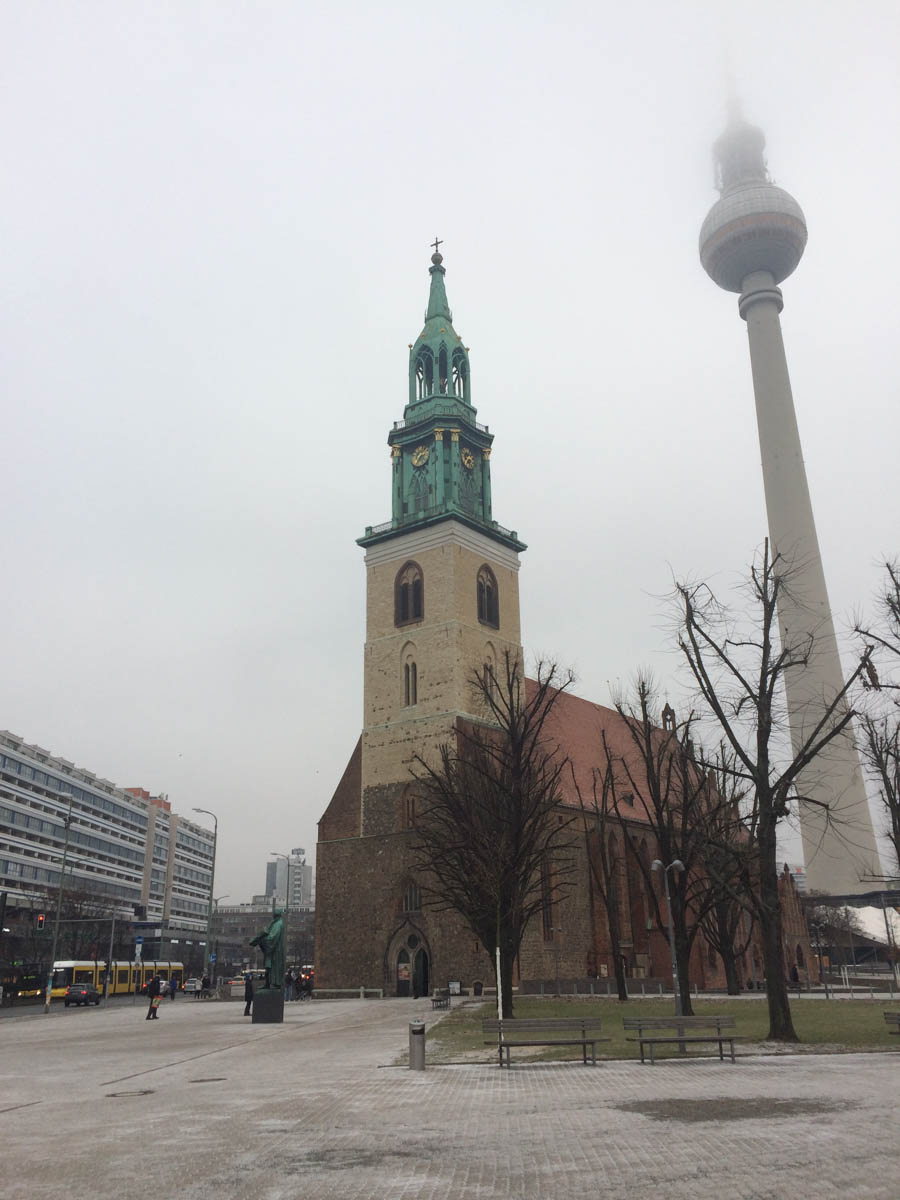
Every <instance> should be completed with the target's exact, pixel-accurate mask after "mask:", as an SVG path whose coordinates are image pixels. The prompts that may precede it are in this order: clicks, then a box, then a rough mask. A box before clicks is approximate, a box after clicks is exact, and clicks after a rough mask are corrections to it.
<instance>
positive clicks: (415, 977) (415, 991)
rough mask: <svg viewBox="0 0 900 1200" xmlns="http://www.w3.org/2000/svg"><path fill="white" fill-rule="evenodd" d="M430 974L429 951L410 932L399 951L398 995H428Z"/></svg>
mask: <svg viewBox="0 0 900 1200" xmlns="http://www.w3.org/2000/svg"><path fill="white" fill-rule="evenodd" d="M429 976H430V964H429V961H428V951H427V950H426V949H425V947H424V946H423V945H422V944H421V942H420V941H419V938H417V937H416V935H415V934H410V936H409V937H408V938H407V939H406V945H405V946H402V947H401V948H400V950H399V951H398V953H397V995H398V996H427V995H428V989H429Z"/></svg>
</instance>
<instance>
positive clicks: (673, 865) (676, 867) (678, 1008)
mask: <svg viewBox="0 0 900 1200" xmlns="http://www.w3.org/2000/svg"><path fill="white" fill-rule="evenodd" d="M650 870H651V871H662V873H663V880H664V881H665V885H666V910H667V912H668V914H669V949H670V950H671V952H672V987H673V988H674V989H675V1016H676V1017H680V1016H681V1015H682V1005H681V985H680V983H679V981H678V957H677V955H676V954H675V926H674V924H673V922H672V898H671V896H670V895H669V872H670V871H683V870H684V863H683V862H682V861H681V859H680V858H676V859H675V860H674V862H670V863H669V865H668V866H667V867H664V866H663V864H662V862H661V861H660V859H658V858H654V860H653V862H652V863H651V864H650Z"/></svg>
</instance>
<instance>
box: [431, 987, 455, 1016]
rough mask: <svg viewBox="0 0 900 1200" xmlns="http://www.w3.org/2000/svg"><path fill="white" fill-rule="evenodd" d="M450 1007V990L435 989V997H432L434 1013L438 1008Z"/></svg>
mask: <svg viewBox="0 0 900 1200" xmlns="http://www.w3.org/2000/svg"><path fill="white" fill-rule="evenodd" d="M449 1007H450V989H449V988H435V989H434V995H433V996H432V997H431V1008H432V1011H433V1010H434V1009H436V1008H449Z"/></svg>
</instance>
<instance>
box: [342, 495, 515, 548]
mask: <svg viewBox="0 0 900 1200" xmlns="http://www.w3.org/2000/svg"><path fill="white" fill-rule="evenodd" d="M457 515H458V516H462V517H466V516H468V517H469V519H470V520H471V519H472V518H471V515H470V514H467V513H465V512H463V511H462V510H461V509H457V508H453V507H450V506H448V505H445V504H438V505H434V506H433V507H432V508H422V509H419V511H418V512H414V513H407V514H406V515H405V516H403V517H400V518H396V519H394V520H393V521H382V523H381V524H380V525H367V526H366V532H365V535H364V536H365V537H367V538H369V537H377V536H378V535H379V534H382V533H390V532H391V531H392V530H394V529H404V528H406V526H407V525H418V524H419V523H420V522H422V521H428V520H430V519H431V518H432V517H440V516H447V517H452V516H457ZM476 523H477V524H479V525H482V526H483V527H484V528H486V529H491V530H493V531H494V532H495V533H499V534H500V535H501V536H502V537H507V538H511V539H512V540H513V541H515V542H517V541H518V540H519V535H518V533H517V532H516V530H515V529H507V528H506V526H505V525H501V524H500V522H499V521H491V522H490V523H486V522H483V521H477V522H476Z"/></svg>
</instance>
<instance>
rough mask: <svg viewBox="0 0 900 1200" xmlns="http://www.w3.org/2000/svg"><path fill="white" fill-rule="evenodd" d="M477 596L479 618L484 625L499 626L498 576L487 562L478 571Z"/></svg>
mask: <svg viewBox="0 0 900 1200" xmlns="http://www.w3.org/2000/svg"><path fill="white" fill-rule="evenodd" d="M477 598H478V620H479V621H480V622H481V623H482V625H493V627H494V628H495V629H497V628H499V626H500V597H499V595H498V592H497V578H496V576H495V575H494V572H493V571H492V570H491V568H490V567H489V566H488V565H487V564H485V565H484V566H483V567H482V568H481V570H480V571H479V572H478V583H477Z"/></svg>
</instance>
